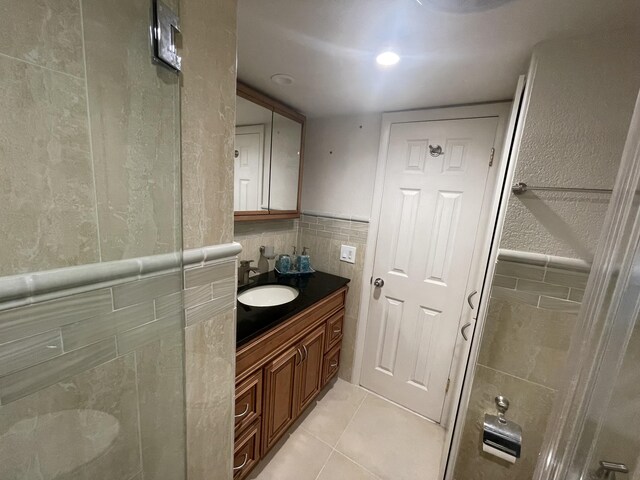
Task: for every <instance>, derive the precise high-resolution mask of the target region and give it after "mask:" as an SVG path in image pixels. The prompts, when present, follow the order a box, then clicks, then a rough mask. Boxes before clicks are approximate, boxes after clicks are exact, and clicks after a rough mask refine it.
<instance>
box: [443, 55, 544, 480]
mask: <svg viewBox="0 0 640 480" xmlns="http://www.w3.org/2000/svg"><path fill="white" fill-rule="evenodd" d="M536 67H537V60H536V59H535V57H534V58H533V59H532V61H531V64H530V67H529V71H528V72H527V74H526V75H521V76H520V77H519V79H518V84H517V87H516V91H515V95H514V99H513V106H512V111H511V116H510V118H509V124H508V127H507V132H506V134H505V145H504V148H503V151H502V155H503V157H504V158H503V161H502V162H501V163H502V168H504V172H500V174H499V177H498V179H499V180H500V179H502V180H503V184H502V191H501V194H500V195H499V196H498V197H497V198H496V204H495V205H494V206H493V207H492V211H493V213H494V217H493V218H494V219H495V223H494V225H493V228H492V229H490V231H489V238H488V239H487V242H488V244H489V259H488V262H487V265H486V269H485V274H484V278H483V281H482V289H481V291H480V296H479V299H478V310H477V312H478V315H477V317H476V320H475V326H474V329H473V332H472V335H471V345H470V347H469V349H468V354H467V357H466V359H465V360H466V361H464V360H463V361H461V362H460V365H459V367H458V370H459V371H458V372H456V374H457V375H458V376H459V377H460V378H463V380H462V382H460V384H459V386H458V387H457V388H455V390H454V392H452V393H453V400H452V403H454V404H453V406H452V412H451V416H452V418H451V420H450V424H452V428H449V429H447V432H446V435H445V442H444V447H443V452H442V461H441V468H440V470H441V473H442V478H443V479H444V480H453V478H454V477H453V474H454V470H455V466H456V461H457V459H458V450H459V448H460V442H461V440H462V433H463V429H464V419H465V415H466V413H467V409H468V407H469V399H470V397H471V388H472V386H473V380H474V378H475V373H476V365H477V360H478V355H479V354H480V345H481V343H482V334H483V331H484V326H485V322H486V317H487V312H488V306H489V302H488V301H487V299H488V298H489V294H490V292H491V281H492V279H493V275H494V272H495V267H496V262H497V260H498V250H499V248H498V247H499V244H500V237H501V235H502V228H503V225H504V219H505V213H506V210H507V205H508V203H509V197H510V195H511V185H512V183H513V178H514V174H515V168H516V165H517V163H518V154H519V146H520V142H521V140H522V133H523V131H524V119H525V118H526V115H527V110H528V108H529V103H530V99H531V88H532V85H533V79H534V77H535V72H536Z"/></svg>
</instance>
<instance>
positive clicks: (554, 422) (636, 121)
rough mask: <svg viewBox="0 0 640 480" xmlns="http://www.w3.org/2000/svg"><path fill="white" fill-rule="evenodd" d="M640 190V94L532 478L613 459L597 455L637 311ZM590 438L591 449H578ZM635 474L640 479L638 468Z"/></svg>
mask: <svg viewBox="0 0 640 480" xmlns="http://www.w3.org/2000/svg"><path fill="white" fill-rule="evenodd" d="M639 192H640V95H639V96H638V98H637V100H636V104H635V110H634V114H633V118H632V120H631V124H630V128H629V133H628V135H627V140H626V143H625V148H624V152H623V154H622V161H621V164H620V168H619V170H618V176H617V179H616V183H615V187H614V190H613V195H612V198H611V202H610V204H609V209H608V211H607V215H606V217H605V222H604V225H603V228H602V233H601V236H600V241H599V243H598V249H597V251H596V255H595V258H594V262H593V266H592V269H591V274H590V276H589V280H588V283H587V287H586V290H585V294H584V299H585V300H584V303H583V304H582V307H581V309H580V314H579V316H578V322H577V328H576V330H575V331H574V335H573V339H572V344H571V349H570V351H569V357H568V362H567V367H566V371H565V377H564V378H565V381H564V382H563V385H564V390H563V391H562V392H561V397H559V398H558V400H557V401H556V403H555V405H554V410H553V413H552V416H551V418H550V421H549V424H548V426H547V432H546V434H545V440H544V442H543V448H542V451H541V452H540V456H539V459H538V464H537V466H536V471H535V474H534V479H535V480H565V479H573V478H576V479H577V478H584V475H585V474H586V473H587V471H588V469H589V468H590V467H591V466H593V465H594V461H597V460H609V459H599V458H595V457H594V454H595V453H596V452H595V446H596V440H597V438H598V435H599V432H600V430H601V428H602V426H603V424H604V422H605V420H606V413H607V405H608V403H609V400H610V399H611V395H612V392H613V387H614V386H615V382H616V380H617V377H618V373H619V371H620V368H621V366H622V360H623V358H624V355H625V353H626V347H627V344H628V342H629V339H630V337H631V334H632V333H633V328H634V326H635V324H636V322H637V321H638V320H637V319H638V315H639V314H640V300H639V298H640V205H638V198H637V196H638V193H639ZM634 202H635V205H634ZM608 291H612V294H611V295H610V298H607V292H608ZM587 420H591V421H592V422H595V428H594V429H593V431H592V432H589V431H587V432H585V425H586V422H587ZM583 436H584V438H583ZM583 440H586V442H583ZM589 442H590V445H589V447H588V449H586V450H585V449H580V446H581V445H582V446H584V444H585V443H589ZM636 469H637V467H636ZM632 478H640V473H639V472H638V471H636V472H635V475H633V477H632Z"/></svg>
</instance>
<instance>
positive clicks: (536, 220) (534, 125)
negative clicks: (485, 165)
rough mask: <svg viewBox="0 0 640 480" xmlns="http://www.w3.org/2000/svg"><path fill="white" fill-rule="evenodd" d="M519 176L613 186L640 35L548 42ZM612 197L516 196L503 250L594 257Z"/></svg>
mask: <svg viewBox="0 0 640 480" xmlns="http://www.w3.org/2000/svg"><path fill="white" fill-rule="evenodd" d="M534 59H537V61H538V66H537V71H536V74H535V78H534V80H533V90H532V95H531V103H530V106H529V111H528V113H527V118H526V119H525V126H524V132H523V138H522V144H521V147H520V156H519V160H518V165H517V168H516V176H515V181H522V182H525V183H527V184H529V185H541V186H572V187H593V188H611V187H612V186H613V184H614V181H615V177H616V173H617V170H618V165H619V163H620V157H621V154H622V150H623V147H624V141H625V138H626V134H627V130H628V127H629V121H630V119H631V114H632V111H633V105H634V102H635V99H636V96H637V95H638V89H639V88H640V38H639V35H638V32H631V31H622V32H616V33H612V34H601V35H598V36H588V37H576V38H572V39H564V40H559V41H552V42H545V43H542V44H540V45H538V46H537V47H536V48H535V49H534ZM609 198H610V197H609V195H600V194H581V193H555V192H553V193H551V192H531V193H528V194H526V195H523V196H514V195H512V196H511V199H510V202H509V208H508V210H507V216H506V221H505V227H504V232H503V237H502V243H501V245H500V246H501V248H507V249H512V250H523V251H530V252H540V253H546V254H550V255H560V256H566V257H575V258H582V259H585V260H590V259H591V258H592V257H593V253H594V250H595V247H596V244H597V240H598V237H599V234H600V229H601V227H602V222H603V219H604V215H605V213H606V209H607V205H608V201H609Z"/></svg>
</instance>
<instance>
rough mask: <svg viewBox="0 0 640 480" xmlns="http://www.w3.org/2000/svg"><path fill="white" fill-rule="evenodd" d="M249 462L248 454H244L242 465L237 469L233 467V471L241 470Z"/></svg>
mask: <svg viewBox="0 0 640 480" xmlns="http://www.w3.org/2000/svg"><path fill="white" fill-rule="evenodd" d="M248 461H249V454H248V453H245V454H244V461H243V462H242V465H240V466H239V467H233V471H234V472H235V471H237V470H242V469H243V468H244V466H245V465H246V464H247V462H248Z"/></svg>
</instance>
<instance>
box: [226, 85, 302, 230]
mask: <svg viewBox="0 0 640 480" xmlns="http://www.w3.org/2000/svg"><path fill="white" fill-rule="evenodd" d="M304 122H305V117H304V116H303V115H300V114H299V113H297V112H295V111H293V110H291V109H290V108H288V107H286V106H284V105H282V104H280V103H279V102H277V101H276V100H273V99H271V98H269V97H267V96H265V95H263V94H261V93H260V92H257V91H255V90H253V89H251V88H250V87H248V86H246V85H243V84H240V83H239V84H238V95H237V97H236V135H235V154H234V156H235V159H234V210H235V220H236V221H238V220H258V219H259V220H266V219H270V218H278V219H281V218H296V217H299V216H300V209H299V204H300V186H301V183H302V182H301V176H302V153H303V152H302V150H303V136H304Z"/></svg>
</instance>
